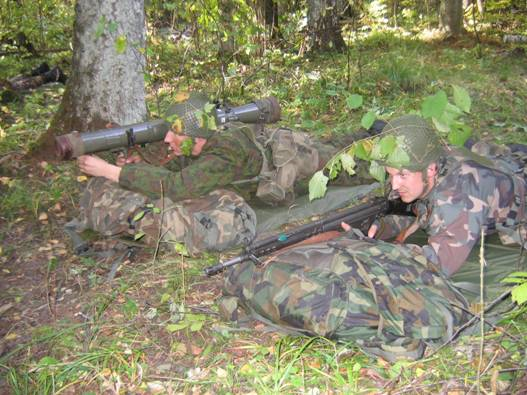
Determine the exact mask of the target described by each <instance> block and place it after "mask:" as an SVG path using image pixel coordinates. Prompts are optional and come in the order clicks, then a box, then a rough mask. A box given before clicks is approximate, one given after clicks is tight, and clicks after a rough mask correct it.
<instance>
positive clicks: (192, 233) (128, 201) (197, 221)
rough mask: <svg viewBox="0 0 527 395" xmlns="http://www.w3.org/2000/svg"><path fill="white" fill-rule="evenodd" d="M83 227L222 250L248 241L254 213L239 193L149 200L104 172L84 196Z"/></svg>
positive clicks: (80, 222)
mask: <svg viewBox="0 0 527 395" xmlns="http://www.w3.org/2000/svg"><path fill="white" fill-rule="evenodd" d="M77 223H78V226H77V228H78V229H79V230H83V229H92V230H95V231H97V232H99V233H101V234H102V235H104V236H116V235H123V234H124V235H125V234H130V235H143V237H142V238H141V240H144V241H145V242H146V243H147V244H150V245H155V244H156V243H157V241H158V240H160V241H161V242H164V243H169V244H170V243H172V244H173V243H175V242H179V243H185V245H186V248H187V250H188V252H189V253H191V254H196V253H199V252H202V251H223V250H226V249H229V248H233V247H237V246H241V245H246V244H249V243H250V242H251V241H252V240H253V239H254V237H255V234H256V214H255V213H254V211H253V209H252V208H251V207H249V205H248V204H247V203H246V202H245V201H244V200H243V198H241V197H240V196H238V195H237V194H236V193H234V192H231V191H227V190H216V191H213V192H211V193H209V194H208V195H206V196H204V197H202V198H197V199H188V200H183V201H180V202H176V203H174V202H172V201H171V200H170V199H168V198H164V199H158V200H156V201H149V200H148V198H146V197H145V196H144V195H141V194H139V193H136V192H131V191H127V190H124V189H122V188H120V187H119V185H118V184H116V183H114V182H111V181H108V180H107V179H105V178H103V177H95V178H92V179H90V181H89V182H88V184H87V186H86V189H85V191H84V193H83V195H82V197H81V200H80V215H79V218H78V221H77Z"/></svg>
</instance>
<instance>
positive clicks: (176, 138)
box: [164, 131, 207, 156]
mask: <svg viewBox="0 0 527 395" xmlns="http://www.w3.org/2000/svg"><path fill="white" fill-rule="evenodd" d="M190 138H192V137H190V136H186V135H184V134H176V133H174V132H172V131H169V132H168V133H167V134H166V135H165V140H164V141H165V144H168V146H169V147H170V150H172V151H173V152H174V155H176V156H180V155H183V151H181V144H183V141H185V140H188V139H190ZM206 143H207V139H204V138H201V137H196V138H195V139H194V141H193V145H192V155H193V156H198V155H199V154H200V153H201V150H202V148H203V146H204V145H205V144H206Z"/></svg>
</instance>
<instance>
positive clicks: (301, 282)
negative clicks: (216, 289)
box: [220, 238, 467, 360]
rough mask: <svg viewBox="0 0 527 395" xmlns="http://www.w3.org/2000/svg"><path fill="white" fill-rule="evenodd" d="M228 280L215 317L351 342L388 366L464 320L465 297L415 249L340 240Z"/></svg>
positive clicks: (234, 273)
mask: <svg viewBox="0 0 527 395" xmlns="http://www.w3.org/2000/svg"><path fill="white" fill-rule="evenodd" d="M271 261H272V262H268V263H265V264H264V265H263V266H262V267H259V266H255V265H254V264H253V263H250V262H249V263H244V264H241V265H239V266H237V267H236V268H234V269H233V270H231V271H230V272H229V275H228V277H227V278H226V280H225V286H224V295H225V296H224V297H223V298H222V299H221V300H220V311H221V313H222V316H224V317H225V318H227V319H231V320H235V319H237V318H239V314H240V311H239V310H238V307H242V308H243V309H244V310H245V311H248V312H250V313H251V314H252V316H253V317H254V318H257V319H259V320H261V321H263V322H265V323H267V324H269V325H271V326H275V327H278V328H279V329H282V330H286V331H289V332H293V333H298V334H304V335H314V336H317V335H318V336H324V337H327V338H330V339H336V340H341V341H355V342H356V343H357V344H358V345H359V346H360V347H361V348H362V349H363V350H364V351H367V352H370V353H372V354H375V355H380V356H383V357H384V358H386V359H388V360H394V359H397V358H399V357H404V358H412V359H416V358H420V357H421V356H422V355H423V352H424V349H425V345H426V344H430V343H438V342H443V341H445V340H446V339H448V338H449V337H450V336H451V335H452V334H453V331H454V330H455V329H456V327H458V326H459V325H460V324H462V323H463V322H464V321H465V320H466V318H467V317H466V316H465V313H464V312H463V309H462V308H460V307H466V302H465V300H464V298H463V297H462V296H461V295H460V294H459V293H458V292H457V291H456V290H455V289H454V288H453V287H451V286H450V284H449V282H448V281H447V280H445V278H444V276H443V275H442V273H440V271H439V270H438V269H437V267H436V266H435V265H433V264H431V263H430V262H428V261H427V260H426V259H425V258H424V257H423V256H422V255H420V254H418V253H416V252H415V251H414V250H413V249H412V248H410V247H405V246H396V245H394V244H391V243H386V242H383V241H378V240H371V239H362V240H359V239H351V238H340V239H337V240H335V241H332V242H329V243H322V244H312V245H306V246H300V247H296V248H293V249H290V250H286V251H285V252H282V253H280V254H278V255H277V256H274V257H273V258H272V259H271Z"/></svg>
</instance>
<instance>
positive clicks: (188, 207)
mask: <svg viewBox="0 0 527 395" xmlns="http://www.w3.org/2000/svg"><path fill="white" fill-rule="evenodd" d="M262 131H263V132H265V133H262V134H261V136H259V137H257V136H256V135H255V130H254V128H252V127H249V126H247V125H243V124H232V125H231V126H230V127H229V129H228V130H227V131H224V132H219V133H215V134H213V135H212V136H211V137H210V138H209V139H208V141H207V143H206V144H205V146H204V147H203V150H202V152H201V154H200V156H199V157H197V158H194V159H190V158H185V160H187V161H188V162H189V163H188V164H187V166H185V167H181V166H180V164H179V162H178V161H177V160H172V161H170V162H168V163H167V164H166V166H164V167H162V166H155V165H153V164H148V163H144V162H142V163H136V164H127V165H124V166H123V167H122V169H121V173H120V177H119V184H115V183H112V182H109V181H103V180H98V179H97V178H95V179H92V180H91V181H90V182H89V183H88V185H87V188H86V191H85V192H84V195H83V197H82V199H81V204H80V206H81V210H80V217H79V221H77V224H76V228H77V230H82V229H85V228H89V229H93V230H96V231H98V232H100V233H102V234H103V235H106V236H111V235H118V234H122V233H130V234H138V233H145V237H144V240H145V241H146V242H150V243H155V241H156V240H157V239H158V238H160V237H161V240H162V241H164V242H174V241H178V242H185V244H186V246H187V249H188V250H189V252H191V253H197V252H200V251H204V250H209V251H210V250H212V251H222V250H225V249H229V248H233V247H236V246H239V245H245V244H248V243H249V242H250V241H252V239H253V238H254V236H255V227H256V215H255V213H254V211H253V210H252V208H251V207H250V206H249V205H248V204H247V203H246V200H247V201H254V200H255V199H256V198H257V199H258V201H259V202H269V203H271V204H280V203H286V202H290V201H292V199H294V196H295V194H296V193H303V192H305V190H306V189H307V182H308V180H309V177H310V176H311V174H312V173H314V172H315V171H316V170H317V169H318V168H320V167H321V166H323V164H324V163H325V161H326V160H327V159H329V158H330V156H331V154H332V153H333V152H335V151H336V148H334V147H333V146H330V145H324V144H320V143H315V142H314V141H312V140H311V138H310V137H309V136H308V135H307V134H305V133H293V132H292V131H290V130H288V129H283V128H273V129H267V128H266V129H265V130H262ZM262 131H261V132H262ZM284 136H285V137H284ZM280 138H281V139H282V140H283V141H281V140H280ZM257 139H260V140H264V139H265V140H266V141H262V142H261V143H258V140H257ZM315 145H316V146H315ZM165 150H166V148H165ZM278 182H279V183H281V185H277V183H278ZM360 182H361V180H360V179H358V177H356V178H355V179H354V180H353V183H360ZM225 188H227V189H228V191H227V190H225ZM162 196H163V198H164V201H162V200H161V197H162ZM152 204H153V205H154V206H155V207H157V208H158V209H161V208H162V207H164V210H163V212H162V214H161V213H158V212H155V211H154V210H153V209H152V208H149V207H147V205H152ZM169 208H170V209H169ZM174 208H176V209H174ZM156 211H158V210H156ZM142 212H144V213H145V215H143V216H142V217H141V218H140V219H138V220H137V221H136V222H134V221H132V220H133V218H134V217H137V215H138V214H139V215H140V216H141V214H140V213H142ZM161 218H162V219H163V225H161Z"/></svg>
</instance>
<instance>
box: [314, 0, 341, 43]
mask: <svg viewBox="0 0 527 395" xmlns="http://www.w3.org/2000/svg"><path fill="white" fill-rule="evenodd" d="M345 6H346V2H345V1H343V0H308V11H307V26H308V29H309V43H308V49H309V50H310V51H330V50H336V51H339V52H342V51H343V50H344V48H345V47H346V44H345V42H344V39H343V38H342V34H341V29H340V23H339V22H340V16H341V14H342V12H343V11H344V9H345Z"/></svg>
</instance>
